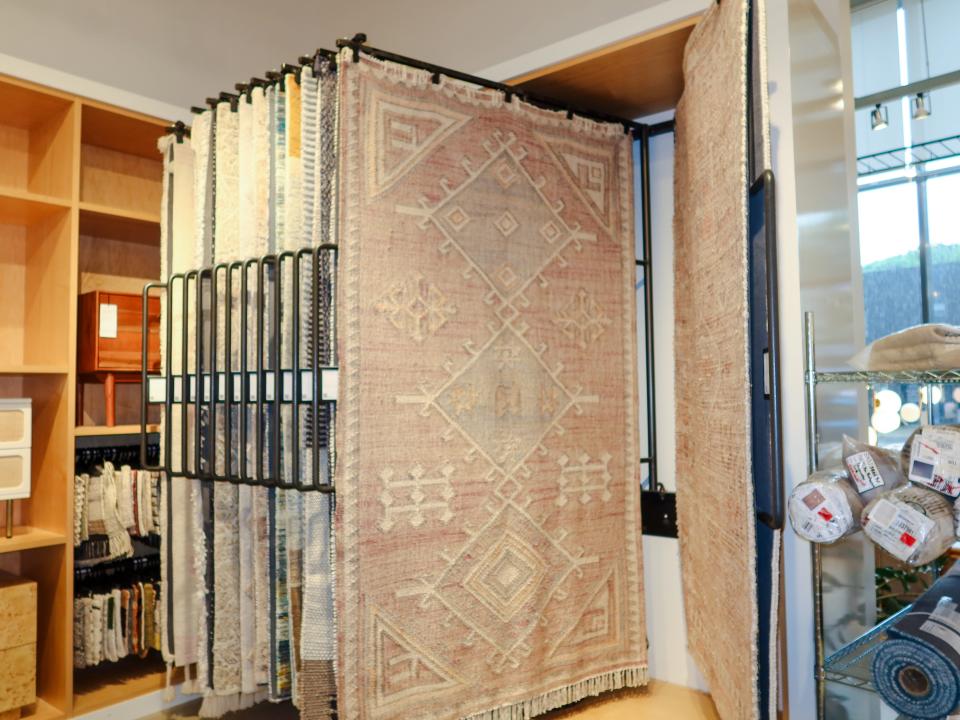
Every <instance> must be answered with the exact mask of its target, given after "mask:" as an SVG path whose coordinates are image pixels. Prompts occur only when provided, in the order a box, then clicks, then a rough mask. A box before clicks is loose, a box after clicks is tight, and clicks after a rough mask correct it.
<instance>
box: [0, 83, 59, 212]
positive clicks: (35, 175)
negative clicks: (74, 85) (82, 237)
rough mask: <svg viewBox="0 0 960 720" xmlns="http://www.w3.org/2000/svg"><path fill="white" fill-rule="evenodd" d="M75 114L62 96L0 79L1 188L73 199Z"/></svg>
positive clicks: (2, 189)
mask: <svg viewBox="0 0 960 720" xmlns="http://www.w3.org/2000/svg"><path fill="white" fill-rule="evenodd" d="M75 113H76V104H75V103H74V102H73V100H72V99H71V98H69V97H67V96H65V95H61V94H59V93H56V92H54V91H45V90H41V89H38V88H35V87H31V86H29V85H27V84H25V83H21V82H19V81H17V80H13V79H9V78H0V191H11V192H20V193H33V194H37V195H46V196H52V197H58V198H61V199H62V200H65V201H69V200H70V199H71V198H72V196H73V177H74V175H73V163H72V159H73V145H74V139H75V131H76V114H75Z"/></svg>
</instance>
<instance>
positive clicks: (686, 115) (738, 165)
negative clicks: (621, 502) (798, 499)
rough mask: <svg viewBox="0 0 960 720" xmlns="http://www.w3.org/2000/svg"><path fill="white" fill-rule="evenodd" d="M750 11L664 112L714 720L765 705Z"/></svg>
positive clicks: (722, 32)
mask: <svg viewBox="0 0 960 720" xmlns="http://www.w3.org/2000/svg"><path fill="white" fill-rule="evenodd" d="M758 5H759V3H754V18H755V19H760V18H762V10H757V6H758ZM750 11H751V3H750V2H748V0H725V1H724V2H723V3H720V4H718V5H711V7H710V9H709V10H708V11H707V13H706V15H705V16H704V18H703V19H702V20H701V21H700V22H699V23H698V24H697V26H696V27H695V28H694V30H693V32H692V33H691V36H690V39H689V41H688V43H687V47H686V50H685V54H684V62H683V69H684V82H685V85H684V92H683V96H682V98H681V100H680V103H679V104H678V106H677V115H676V155H675V157H676V160H675V179H674V194H675V208H676V210H675V214H674V243H675V250H674V281H675V285H674V312H675V322H676V328H675V332H674V354H675V373H676V374H675V380H676V383H675V384H676V427H677V478H678V482H677V516H678V517H677V519H678V526H679V529H680V557H681V564H682V569H683V587H684V607H685V614H686V621H687V634H688V643H689V647H690V652H691V654H692V655H693V658H694V660H695V661H696V663H697V666H698V668H699V669H700V670H701V671H702V672H703V674H704V675H705V677H706V679H707V682H708V685H709V687H710V691H711V694H712V697H713V700H714V702H715V703H716V706H717V709H718V711H719V714H720V717H722V718H724V720H741V719H742V718H765V717H768V716H770V717H773V716H775V715H774V714H772V710H774V709H775V707H776V696H777V694H776V665H775V660H776V650H777V648H776V637H777V634H776V614H777V604H776V597H777V593H776V587H777V585H778V583H779V572H778V569H777V559H778V557H779V549H778V548H779V531H778V530H770V528H768V527H766V526H763V527H761V528H759V529H758V524H757V520H756V503H755V487H754V480H755V478H754V470H755V469H756V467H759V466H762V467H764V468H767V469H769V468H768V466H769V462H762V463H757V462H756V458H755V456H754V455H755V453H759V452H761V451H763V448H761V447H760V446H759V445H758V444H757V442H756V438H754V440H753V441H752V440H751V432H752V430H753V428H752V421H751V402H752V395H751V369H752V368H751V351H752V346H751V336H750V312H751V305H750V277H749V272H750V268H751V263H750V260H751V256H750V254H749V242H750V241H749V238H748V188H749V187H750V185H751V184H752V183H753V180H754V178H753V177H749V175H750V174H751V173H750V166H751V164H753V165H756V166H757V167H759V168H764V167H769V137H768V134H767V133H768V131H767V127H766V103H765V100H763V98H762V97H760V98H756V99H755V100H754V101H751V100H750V98H749V96H748V92H750V90H748V86H749V78H750V77H753V78H754V79H756V80H757V81H758V85H759V86H760V93H759V94H762V92H764V91H765V88H763V87H762V74H763V47H762V42H759V41H758V42H757V44H756V45H755V47H754V49H753V51H752V53H751V52H748V46H749V44H750V43H751V42H753V40H752V39H751V38H753V37H755V36H756V35H757V33H756V32H754V33H751V32H750V30H749V21H750V18H751V12H750ZM759 24H762V21H761V23H759ZM751 60H755V61H756V62H755V63H754V66H753V70H752V76H751V75H748V66H749V65H750V64H751ZM755 94H757V93H755ZM753 111H755V114H754V116H753V118H754V119H753V127H752V128H750V130H751V133H750V134H751V135H752V137H750V139H749V140H750V145H748V115H749V114H750V113H751V112H753ZM751 145H752V147H751ZM751 159H753V161H754V162H753V163H751ZM765 222H773V218H763V217H762V216H761V217H759V218H758V219H757V222H756V223H755V224H756V227H754V228H752V231H753V232H754V234H756V233H757V232H759V231H760V230H762V229H763V225H764V223H765ZM753 369H756V368H753ZM761 494H762V495H763V496H764V498H765V499H767V500H769V498H766V495H768V494H769V491H766V490H765V491H764V492H763V493H761ZM758 557H759V558H761V562H762V563H763V567H762V568H758ZM721 600H722V601H723V603H724V606H725V610H724V612H722V613H718V612H717V603H718V601H721ZM761 607H762V609H763V613H762V617H761ZM761 643H762V644H763V647H760V644H761ZM761 685H762V687H761Z"/></svg>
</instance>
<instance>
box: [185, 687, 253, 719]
mask: <svg viewBox="0 0 960 720" xmlns="http://www.w3.org/2000/svg"><path fill="white" fill-rule="evenodd" d="M266 699H267V691H266V690H258V691H257V692H255V693H231V694H229V695H212V694H211V695H205V696H204V698H203V703H202V704H201V705H200V712H199V713H197V714H198V715H199V716H200V717H202V718H219V717H222V716H224V715H226V714H227V713H232V712H237V711H238V710H246V709H248V708H251V707H253V706H254V705H256V704H257V703H260V702H263V701H264V700H266Z"/></svg>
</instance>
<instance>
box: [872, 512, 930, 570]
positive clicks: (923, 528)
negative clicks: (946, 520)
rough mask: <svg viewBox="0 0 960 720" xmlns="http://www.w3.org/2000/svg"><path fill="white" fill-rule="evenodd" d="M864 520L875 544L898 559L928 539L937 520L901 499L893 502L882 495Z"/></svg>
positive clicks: (903, 558)
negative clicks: (869, 527)
mask: <svg viewBox="0 0 960 720" xmlns="http://www.w3.org/2000/svg"><path fill="white" fill-rule="evenodd" d="M867 521H868V522H869V523H870V525H871V530H872V531H873V532H872V534H871V535H872V537H873V539H874V540H875V541H876V543H877V544H878V545H880V546H881V547H882V548H884V549H885V550H886V551H887V552H889V553H890V554H891V555H893V556H894V557H896V558H899V559H900V560H903V561H906V560H908V559H909V558H910V556H911V555H913V554H914V553H915V552H916V551H917V548H918V547H919V546H920V544H921V543H923V541H924V540H926V539H927V536H928V535H929V534H930V531H931V530H933V528H934V525H936V523H935V522H934V521H933V520H931V519H930V518H928V517H927V516H926V515H924V514H923V513H921V512H919V511H917V510H914V509H913V508H912V507H910V506H909V505H905V504H904V503H892V502H890V501H889V500H886V499H885V498H881V499H880V500H879V501H877V504H876V505H874V506H873V509H872V510H871V511H870V514H869V515H868V516H867Z"/></svg>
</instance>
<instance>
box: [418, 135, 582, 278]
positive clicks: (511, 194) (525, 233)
mask: <svg viewBox="0 0 960 720" xmlns="http://www.w3.org/2000/svg"><path fill="white" fill-rule="evenodd" d="M504 178H509V185H508V186H507V187H506V188H505V187H504V182H505V181H504ZM448 204H455V206H456V207H469V208H471V211H472V219H473V220H476V221H477V222H471V223H469V224H467V223H459V224H457V223H456V222H455V217H456V216H455V217H454V218H451V215H452V214H454V213H453V212H452V211H448V210H446V208H447V207H448ZM504 206H510V207H522V208H524V213H523V216H522V220H521V219H518V218H517V217H516V216H515V215H514V214H511V213H510V212H509V211H507V212H505V211H503V210H502V209H501V208H503V207H504ZM433 217H434V219H435V222H436V223H437V225H438V226H439V227H440V228H441V230H443V232H444V233H445V234H446V235H447V236H448V237H449V238H450V239H451V240H453V241H454V242H455V243H456V244H457V246H458V247H459V248H460V249H461V251H462V252H463V253H464V255H466V256H467V257H468V258H469V259H470V260H471V261H472V262H473V263H475V264H476V266H477V267H478V268H479V270H480V271H481V272H482V273H483V274H484V276H485V277H486V278H487V280H488V282H489V283H490V284H491V285H492V286H493V287H494V288H495V289H496V290H498V291H500V292H503V293H508V292H510V291H512V290H513V289H514V288H515V287H516V286H517V285H518V284H519V283H523V282H526V281H527V280H529V279H530V278H531V277H532V276H533V275H534V273H536V272H538V271H539V270H540V268H541V264H542V262H543V258H544V255H545V252H544V249H543V248H544V244H545V241H546V243H548V244H551V245H557V244H563V243H564V242H566V241H567V240H569V239H570V238H571V236H572V232H571V231H570V229H569V228H568V227H567V225H566V224H565V223H564V222H563V219H562V218H561V217H560V216H559V215H558V214H557V212H556V210H554V208H553V207H551V205H550V203H549V202H548V201H547V200H546V198H544V197H543V195H541V193H540V191H539V190H538V188H537V187H536V186H535V184H534V182H533V180H532V179H531V178H530V176H529V175H527V173H526V172H525V171H524V170H523V168H522V167H521V166H520V164H519V163H518V162H517V160H516V159H515V158H513V157H512V156H511V155H510V153H509V152H507V151H506V150H504V151H501V153H500V154H499V156H497V157H495V158H494V159H493V160H492V161H491V162H489V163H487V165H486V167H485V168H484V169H483V170H482V171H481V172H479V173H477V174H476V175H473V176H472V177H470V178H469V179H468V180H467V181H466V182H465V183H464V185H463V186H462V187H460V188H458V189H457V190H456V192H454V193H452V194H451V195H449V196H448V197H447V198H445V199H444V200H443V201H442V202H441V203H440V205H439V206H438V207H437V208H435V209H434V210H433ZM504 258H510V265H509V271H510V272H509V273H507V274H504V272H503V271H502V268H503V267H504V262H503V261H504Z"/></svg>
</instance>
